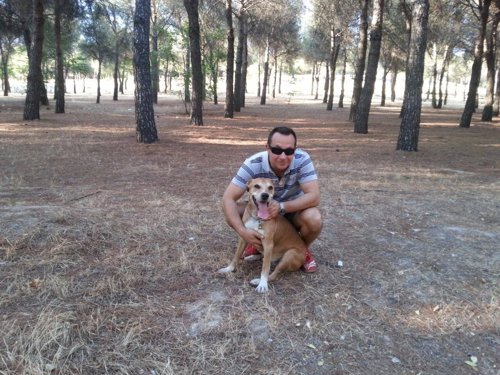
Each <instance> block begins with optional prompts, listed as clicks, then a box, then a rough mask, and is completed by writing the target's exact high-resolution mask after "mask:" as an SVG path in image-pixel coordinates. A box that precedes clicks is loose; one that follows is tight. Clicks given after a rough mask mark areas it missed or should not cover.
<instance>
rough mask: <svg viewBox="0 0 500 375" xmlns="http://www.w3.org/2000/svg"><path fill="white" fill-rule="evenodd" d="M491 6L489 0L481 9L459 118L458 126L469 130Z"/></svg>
mask: <svg viewBox="0 0 500 375" xmlns="http://www.w3.org/2000/svg"><path fill="white" fill-rule="evenodd" d="M490 5H491V0H484V2H483V6H482V8H481V26H480V31H479V34H478V36H477V39H476V47H475V51H474V62H473V63H472V70H471V77H470V81H469V93H468V94H467V101H466V102H465V108H464V111H463V113H462V117H461V118H460V124H459V126H460V127H461V128H469V127H470V123H471V121H472V115H473V114H474V111H475V108H476V97H477V89H478V87H479V81H480V80H481V66H482V64H483V51H484V47H483V43H484V37H485V35H486V25H487V22H488V13H489V8H490Z"/></svg>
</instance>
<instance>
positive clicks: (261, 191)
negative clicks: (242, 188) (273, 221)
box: [247, 178, 274, 220]
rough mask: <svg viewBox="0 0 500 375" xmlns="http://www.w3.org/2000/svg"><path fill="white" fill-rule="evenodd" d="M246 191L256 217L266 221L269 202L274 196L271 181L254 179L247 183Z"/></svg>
mask: <svg viewBox="0 0 500 375" xmlns="http://www.w3.org/2000/svg"><path fill="white" fill-rule="evenodd" d="M247 190H248V193H249V194H250V200H251V202H253V204H254V205H255V208H256V210H257V217H259V218H261V219H264V220H265V219H267V218H268V217H269V211H268V206H269V202H270V201H271V200H272V199H273V196H274V185H273V181H272V180H271V179H269V178H254V179H253V180H251V181H250V182H249V183H248V185H247Z"/></svg>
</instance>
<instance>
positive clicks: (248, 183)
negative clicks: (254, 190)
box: [247, 180, 252, 191]
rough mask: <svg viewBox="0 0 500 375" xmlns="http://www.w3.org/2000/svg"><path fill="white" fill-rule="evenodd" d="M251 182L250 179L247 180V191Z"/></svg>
mask: <svg viewBox="0 0 500 375" xmlns="http://www.w3.org/2000/svg"><path fill="white" fill-rule="evenodd" d="M251 182H252V180H250V181H248V182H247V191H250V183H251Z"/></svg>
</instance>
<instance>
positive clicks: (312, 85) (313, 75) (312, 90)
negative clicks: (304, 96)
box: [311, 61, 316, 96]
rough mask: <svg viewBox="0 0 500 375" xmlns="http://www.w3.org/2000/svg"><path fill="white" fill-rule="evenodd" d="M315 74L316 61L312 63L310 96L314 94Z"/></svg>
mask: <svg viewBox="0 0 500 375" xmlns="http://www.w3.org/2000/svg"><path fill="white" fill-rule="evenodd" d="M315 75H316V61H314V62H313V64H312V71H311V96H313V95H314V77H315Z"/></svg>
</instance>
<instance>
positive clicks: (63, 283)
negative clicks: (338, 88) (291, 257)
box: [0, 95, 500, 375]
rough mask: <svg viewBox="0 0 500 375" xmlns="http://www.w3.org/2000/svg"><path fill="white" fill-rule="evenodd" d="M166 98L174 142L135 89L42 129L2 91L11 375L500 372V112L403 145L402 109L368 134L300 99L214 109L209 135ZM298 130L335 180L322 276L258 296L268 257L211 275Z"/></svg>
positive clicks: (320, 254)
mask: <svg viewBox="0 0 500 375" xmlns="http://www.w3.org/2000/svg"><path fill="white" fill-rule="evenodd" d="M160 100H161V104H160V106H158V107H157V108H156V109H155V111H156V115H157V125H158V128H159V132H160V138H161V142H160V143H158V144H155V145H138V144H137V143H136V142H135V137H134V131H133V129H134V119H133V111H131V110H130V109H131V108H132V107H133V102H132V100H131V98H130V97H125V98H122V99H121V100H120V101H119V102H118V103H113V102H111V101H107V100H106V99H105V100H103V102H102V103H101V105H95V104H93V98H86V97H79V96H71V95H70V96H69V97H68V104H67V111H68V114H65V115H55V114H53V113H51V111H45V110H44V111H43V112H42V120H40V121H35V122H31V123H24V122H22V121H20V118H21V117H22V105H23V100H22V98H3V99H0V105H1V107H0V108H1V113H0V115H1V119H0V167H1V170H2V174H1V176H0V204H1V206H0V228H1V233H0V275H1V278H0V311H1V315H2V316H1V318H2V319H1V323H0V331H1V332H2V339H1V340H0V374H49V373H50V374H115V373H120V374H276V375H281V374H422V375H423V374H435V375H438V374H439V375H442V374H450V375H451V374H453V375H460V374H471V373H478V374H486V375H496V374H498V366H499V363H498V344H499V342H498V341H499V336H498V333H499V332H498V330H499V325H498V322H499V321H500V312H499V311H500V310H499V301H498V270H499V253H498V248H500V246H499V245H500V231H499V230H498V228H499V215H498V213H499V208H500V198H499V197H500V184H499V177H500V168H499V160H500V134H499V133H500V128H499V126H498V120H495V123H493V124H484V123H479V122H475V123H474V126H473V127H472V128H471V129H468V130H465V129H459V128H458V127H457V126H456V124H457V122H458V118H459V115H460V111H459V110H453V109H447V110H443V111H439V112H436V111H432V110H430V109H426V110H425V113H424V115H423V126H422V128H421V137H420V149H421V150H420V151H419V152H418V153H399V152H396V151H394V148H395V141H396V138H397V133H398V118H397V113H398V111H397V108H396V107H387V108H378V107H375V108H374V111H373V114H372V115H371V116H370V129H369V131H370V133H369V134H368V135H364V136H361V135H355V134H353V132H352V125H351V124H350V123H349V122H348V121H347V116H348V109H342V110H340V109H336V110H335V111H334V112H333V113H328V112H326V111H325V110H324V108H323V105H321V104H319V103H317V102H313V101H310V100H306V99H305V98H304V97H301V96H300V95H293V97H291V96H284V97H283V99H282V100H276V101H271V102H270V103H269V104H268V105H266V106H265V107H262V106H259V105H257V104H256V103H253V102H252V101H251V100H250V102H249V104H248V106H247V108H244V110H243V111H242V113H241V114H237V115H236V119H234V120H228V119H223V118H222V112H223V108H222V106H218V107H216V106H213V105H210V104H208V103H207V104H206V107H205V121H206V126H204V127H191V126H187V125H185V124H186V122H187V119H186V118H185V117H184V116H183V114H182V113H183V106H182V104H179V103H178V102H177V101H176V100H175V99H174V98H169V97H166V96H164V97H161V99H160ZM283 123H287V124H290V125H292V126H293V127H295V129H296V130H297V132H298V134H299V142H300V144H301V145H302V147H304V148H305V149H307V150H308V151H310V152H311V154H312V155H313V157H314V160H315V164H316V166H317V168H318V171H319V173H320V178H321V189H322V206H321V208H322V211H323V213H324V217H325V228H324V231H323V233H322V236H321V237H320V238H319V239H318V241H317V243H315V246H314V247H313V251H314V253H315V255H316V257H317V260H318V263H319V265H320V270H319V271H318V272H317V273H316V274H314V275H308V274H304V273H302V272H297V273H293V274H287V275H284V276H283V277H282V278H280V279H279V280H277V281H276V282H275V283H273V284H272V286H271V291H270V293H269V294H268V295H259V294H258V293H256V292H255V291H254V289H253V288H252V287H251V286H249V284H248V281H249V280H250V279H252V278H253V277H255V275H256V274H258V273H259V267H260V264H259V263H248V264H244V265H243V266H242V267H241V269H240V270H239V271H238V272H236V273H234V274H232V275H229V276H228V277H221V276H219V275H217V274H216V273H215V271H216V270H217V269H218V268H219V267H220V266H222V265H225V263H226V262H227V261H228V259H229V258H230V256H231V254H232V252H233V250H234V247H235V245H236V237H235V235H234V233H233V232H232V231H231V230H230V229H229V228H228V227H227V225H226V224H225V222H224V219H223V215H222V213H221V211H220V198H221V195H222V192H223V191H224V189H225V187H226V185H227V183H228V182H229V181H230V179H231V177H232V175H233V173H234V172H235V170H236V168H237V167H238V166H239V164H240V163H241V161H242V160H243V158H244V157H245V156H246V155H248V154H249V153H251V152H255V151H257V150H260V149H261V148H262V146H263V142H264V139H265V137H266V135H267V132H268V131H269V129H270V128H271V127H272V126H275V125H277V124H283ZM338 260H342V261H343V262H344V267H342V268H339V267H337V261H338ZM469 355H472V356H476V357H478V362H477V367H476V368H472V367H471V366H470V365H468V364H466V363H465V361H466V360H468V358H469Z"/></svg>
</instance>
